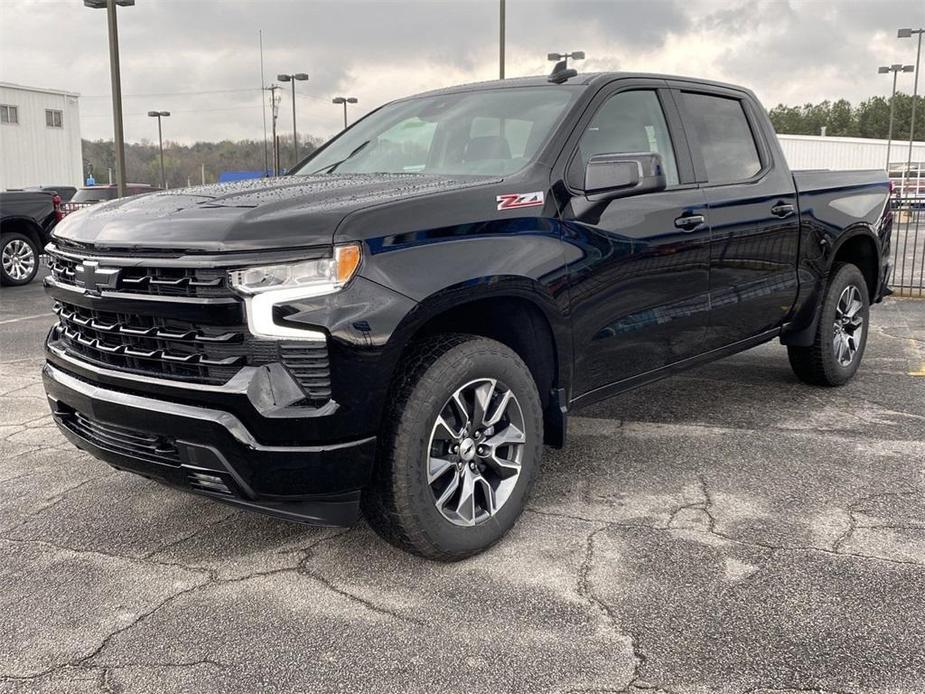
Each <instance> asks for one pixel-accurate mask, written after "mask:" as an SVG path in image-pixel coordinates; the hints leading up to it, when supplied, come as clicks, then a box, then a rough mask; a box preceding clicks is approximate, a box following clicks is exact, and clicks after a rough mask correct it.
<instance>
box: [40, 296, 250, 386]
mask: <svg viewBox="0 0 925 694" xmlns="http://www.w3.org/2000/svg"><path fill="white" fill-rule="evenodd" d="M54 310H55V313H57V314H58V317H59V323H58V337H59V339H60V340H61V341H62V342H64V344H65V345H66V347H67V350H68V351H69V352H71V353H73V354H76V355H77V356H79V357H80V358H81V359H82V360H84V361H88V362H91V363H93V364H96V365H99V366H104V367H106V368H114V369H117V370H119V371H128V372H131V373H136V374H146V375H152V376H157V377H162V378H179V379H184V380H193V381H196V382H198V383H210V384H222V383H225V382H227V381H228V379H230V378H231V377H232V376H234V374H236V373H237V372H238V370H239V369H240V368H241V367H242V366H244V365H245V364H247V363H248V358H247V356H248V351H247V344H246V341H245V334H244V331H243V328H242V327H238V328H231V329H229V328H228V327H227V326H225V327H222V328H209V327H207V326H200V325H196V324H193V323H188V322H183V321H176V320H170V319H167V318H162V317H160V316H136V315H128V314H120V313H107V312H103V311H97V310H94V309H87V308H82V307H79V306H74V305H71V304H67V303H64V302H58V303H57V304H56V305H55V309H54Z"/></svg>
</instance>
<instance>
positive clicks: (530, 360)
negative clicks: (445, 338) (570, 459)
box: [391, 277, 572, 446]
mask: <svg viewBox="0 0 925 694" xmlns="http://www.w3.org/2000/svg"><path fill="white" fill-rule="evenodd" d="M440 333H468V334H473V335H480V336H482V337H488V338H491V339H494V340H497V341H498V342H501V343H502V344H505V345H507V346H508V347H510V348H511V349H512V350H514V352H515V353H517V355H518V356H519V357H520V358H521V359H523V361H524V363H525V364H526V365H527V367H528V368H529V369H530V372H531V373H532V374H533V377H534V380H535V381H536V383H537V390H538V391H539V394H540V399H541V402H542V405H543V412H544V425H545V426H544V430H545V432H546V435H545V438H546V442H547V443H549V444H550V445H555V446H562V445H564V439H565V413H564V405H565V404H566V402H567V400H566V397H565V395H564V394H565V393H567V392H568V385H569V380H570V375H571V355H572V350H571V339H570V333H569V331H568V323H567V317H566V316H565V315H563V313H562V311H561V310H560V308H559V306H558V304H557V302H556V301H555V300H554V299H553V298H552V297H551V296H550V295H549V294H548V293H547V292H545V291H544V290H543V289H542V287H540V286H539V285H538V284H537V283H536V282H535V281H534V280H531V279H529V278H523V277H506V278H505V277H496V278H490V279H488V278H486V279H485V281H481V282H479V283H476V284H470V283H461V284H458V285H454V286H451V287H447V288H445V289H442V290H440V291H437V292H435V293H434V294H432V295H430V296H428V297H427V298H425V299H424V300H423V301H421V302H419V303H418V304H417V305H416V306H415V308H414V309H413V310H412V311H411V312H410V313H409V314H408V315H407V316H406V317H405V318H404V320H403V321H402V322H401V323H400V324H399V326H398V327H397V329H396V330H395V332H394V333H393V336H392V340H391V341H392V342H393V348H394V349H395V352H396V353H397V354H398V355H399V357H398V363H400V362H401V359H403V358H404V355H405V354H406V353H407V352H408V350H409V349H411V348H412V347H413V346H414V345H415V344H416V343H417V342H418V341H420V340H421V339H424V338H426V337H430V336H432V335H436V334H440Z"/></svg>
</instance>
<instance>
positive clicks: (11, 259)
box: [0, 232, 39, 287]
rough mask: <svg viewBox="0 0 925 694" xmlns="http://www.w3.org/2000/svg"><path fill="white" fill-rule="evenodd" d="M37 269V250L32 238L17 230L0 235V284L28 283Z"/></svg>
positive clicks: (15, 285) (13, 285) (17, 284)
mask: <svg viewBox="0 0 925 694" xmlns="http://www.w3.org/2000/svg"><path fill="white" fill-rule="evenodd" d="M38 270H39V251H38V249H37V248H36V247H35V243H34V242H33V241H32V239H30V238H29V237H28V236H26V235H25V234H20V233H19V232H13V233H6V234H3V235H2V236H0V284H2V285H6V286H11V287H18V286H21V285H23V284H29V282H31V281H32V280H33V278H34V277H35V274H36V273H37V272H38Z"/></svg>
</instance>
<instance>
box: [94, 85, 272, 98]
mask: <svg viewBox="0 0 925 694" xmlns="http://www.w3.org/2000/svg"><path fill="white" fill-rule="evenodd" d="M259 91H260V89H259V88H257V87H248V88H246V89H207V90H201V91H191V92H145V93H137V94H123V95H122V98H123V99H125V98H128V97H132V98H141V97H149V96H198V95H200V94H201V95H208V94H232V93H234V92H259ZM80 98H81V99H108V98H109V94H81V95H80Z"/></svg>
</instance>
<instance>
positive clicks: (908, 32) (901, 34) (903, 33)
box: [896, 28, 925, 193]
mask: <svg viewBox="0 0 925 694" xmlns="http://www.w3.org/2000/svg"><path fill="white" fill-rule="evenodd" d="M913 34H918V35H919V46H918V48H917V49H916V51H915V79H914V80H913V84H914V87H913V88H912V120H911V121H910V123H909V156H908V157H907V159H906V177H907V178H908V176H909V174H911V173H912V141H913V139H915V102H916V101H917V100H918V96H919V60H920V59H921V57H922V34H925V28H920V29H900V30H899V31H897V32H896V37H897V38H900V39H911V38H912V35H913ZM919 173H920V174H921V172H919ZM905 192H906V191H903V193H905Z"/></svg>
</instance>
